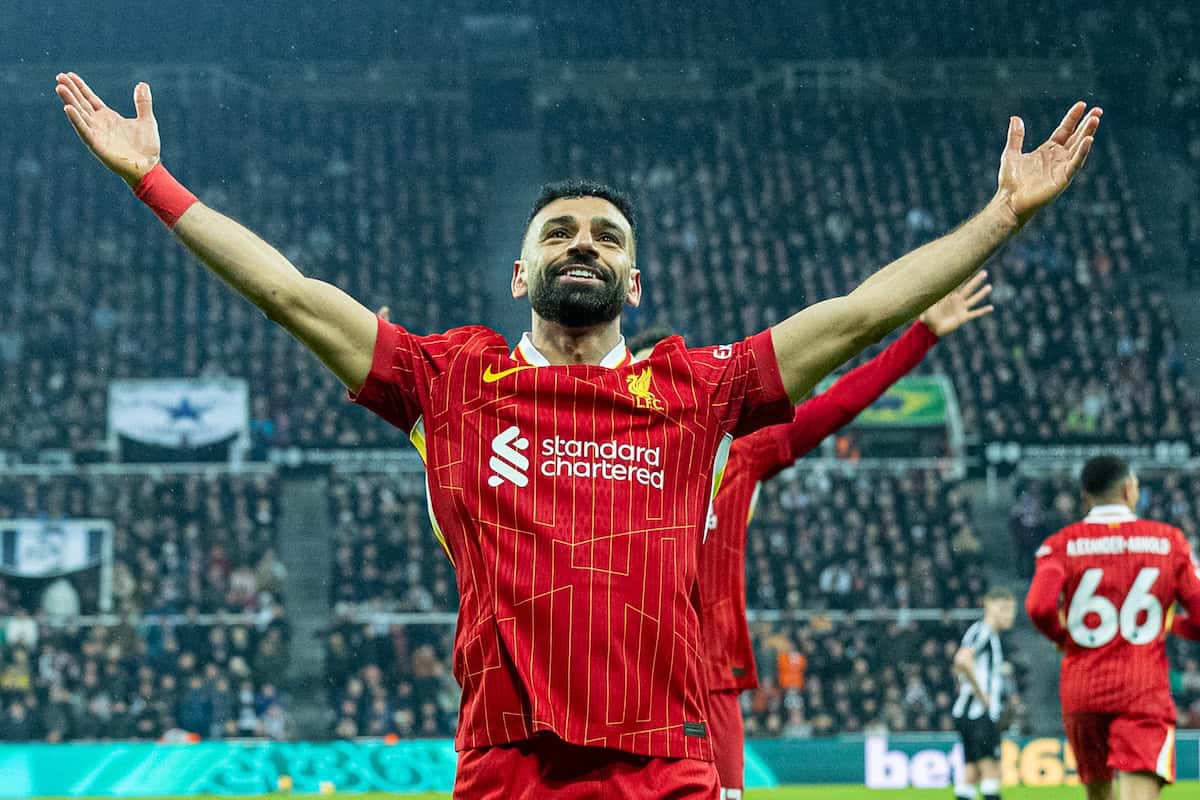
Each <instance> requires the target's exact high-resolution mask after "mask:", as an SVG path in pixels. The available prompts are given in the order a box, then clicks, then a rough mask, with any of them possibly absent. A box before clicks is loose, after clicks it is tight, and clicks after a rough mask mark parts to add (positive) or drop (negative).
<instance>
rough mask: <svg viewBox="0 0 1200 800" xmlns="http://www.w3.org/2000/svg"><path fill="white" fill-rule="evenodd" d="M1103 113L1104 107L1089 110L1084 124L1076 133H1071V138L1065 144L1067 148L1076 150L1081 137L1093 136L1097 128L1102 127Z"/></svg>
mask: <svg viewBox="0 0 1200 800" xmlns="http://www.w3.org/2000/svg"><path fill="white" fill-rule="evenodd" d="M1103 114H1104V109H1102V108H1093V109H1092V110H1091V111H1089V112H1088V115H1087V117H1086V118H1084V120H1083V124H1082V125H1080V126H1079V127H1078V128H1077V129H1076V130H1075V133H1073V134H1072V135H1071V138H1070V139H1068V140H1067V143H1066V145H1065V146H1066V148H1067V149H1068V150H1074V149H1075V146H1076V145H1077V144H1078V143H1079V140H1080V139H1082V138H1083V137H1085V136H1093V135H1094V134H1095V133H1096V130H1097V129H1098V128H1099V127H1100V117H1101V116H1102V115H1103Z"/></svg>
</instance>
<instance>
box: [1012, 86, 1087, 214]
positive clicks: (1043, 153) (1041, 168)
mask: <svg viewBox="0 0 1200 800" xmlns="http://www.w3.org/2000/svg"><path fill="white" fill-rule="evenodd" d="M1085 109H1087V104H1086V103H1084V102H1083V101H1079V102H1078V103H1076V104H1075V105H1073V106H1071V110H1070V111H1068V112H1067V115H1066V116H1065V117H1063V120H1062V122H1060V123H1059V124H1058V127H1057V128H1055V129H1054V133H1052V134H1050V138H1049V139H1047V140H1046V141H1045V142H1043V143H1042V145H1041V146H1040V147H1038V148H1037V149H1036V150H1034V151H1033V152H1031V153H1022V152H1021V146H1022V145H1023V144H1024V142H1025V123H1024V122H1023V121H1022V120H1021V118H1020V117H1013V118H1012V119H1010V120H1009V123H1008V142H1007V144H1006V145H1005V147H1004V154H1003V155H1002V156H1001V157H1000V176H999V181H998V183H999V189H998V193H999V195H1000V197H1001V198H1002V199H1003V200H1004V201H1005V202H1006V203H1007V204H1008V207H1009V209H1011V210H1012V212H1013V215H1014V216H1015V217H1016V219H1017V224H1018V225H1024V224H1025V223H1026V222H1028V221H1029V220H1030V218H1031V217H1033V215H1034V214H1036V213H1037V212H1038V210H1039V209H1041V208H1042V207H1043V206H1045V205H1046V204H1047V203H1049V202H1050V201H1051V200H1053V199H1054V198H1056V197H1058V196H1059V195H1060V194H1062V193H1063V191H1064V190H1065V189H1066V188H1067V187H1068V186H1070V185H1071V181H1072V180H1074V178H1075V175H1076V174H1077V173H1078V172H1079V170H1080V169H1082V168H1083V164H1084V162H1085V161H1087V157H1088V153H1089V152H1091V149H1092V142H1093V141H1094V138H1095V135H1096V129H1097V128H1099V127H1100V116H1101V115H1102V114H1103V113H1104V111H1103V109H1101V108H1099V107H1096V108H1093V109H1091V110H1090V111H1088V112H1087V113H1086V114H1085V113H1084V111H1085Z"/></svg>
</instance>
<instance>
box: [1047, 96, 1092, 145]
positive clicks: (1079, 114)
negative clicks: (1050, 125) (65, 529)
mask: <svg viewBox="0 0 1200 800" xmlns="http://www.w3.org/2000/svg"><path fill="white" fill-rule="evenodd" d="M1085 108H1087V103H1085V102H1083V101H1082V100H1080V101H1078V102H1076V103H1075V105H1073V106H1071V108H1070V110H1068V111H1067V115H1066V116H1065V117H1063V118H1062V122H1060V123H1058V127H1057V128H1055V129H1054V133H1052V134H1050V141H1052V142H1056V143H1058V144H1063V145H1065V144H1066V143H1067V139H1069V138H1071V134H1072V133H1074V132H1075V127H1076V126H1077V125H1078V124H1079V120H1081V119H1083V110H1084V109H1085Z"/></svg>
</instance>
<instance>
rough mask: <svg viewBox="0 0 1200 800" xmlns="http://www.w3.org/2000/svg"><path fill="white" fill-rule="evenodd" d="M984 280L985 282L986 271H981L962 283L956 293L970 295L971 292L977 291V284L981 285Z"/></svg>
mask: <svg viewBox="0 0 1200 800" xmlns="http://www.w3.org/2000/svg"><path fill="white" fill-rule="evenodd" d="M985 280H987V270H986V269H981V270H979V272H976V273H975V274H974V275H972V276H971V277H969V278H967V279H966V280H965V281H963V282H962V284H961V285H960V286H959V287H958V291H959V292H961V293H962V294H964V295H968V294H971V292H974V291H975V290H976V289H978V288H979V284H981V283H983V282H984V281H985Z"/></svg>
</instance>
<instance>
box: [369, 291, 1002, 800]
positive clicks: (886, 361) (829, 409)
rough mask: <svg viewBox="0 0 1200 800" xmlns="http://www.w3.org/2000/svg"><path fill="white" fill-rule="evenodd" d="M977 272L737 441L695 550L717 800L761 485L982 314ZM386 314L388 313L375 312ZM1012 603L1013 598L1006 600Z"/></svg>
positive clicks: (742, 649) (741, 683)
mask: <svg viewBox="0 0 1200 800" xmlns="http://www.w3.org/2000/svg"><path fill="white" fill-rule="evenodd" d="M986 279H987V273H986V272H984V271H980V272H979V273H978V274H976V275H975V276H974V277H972V278H971V280H969V281H967V282H966V283H965V284H964V285H963V286H962V287H960V288H959V289H957V290H955V291H954V292H951V293H950V294H948V295H947V296H946V297H944V298H942V299H941V300H940V301H938V302H937V303H935V304H934V305H932V306H930V307H929V308H928V309H927V310H926V311H925V313H924V314H922V315H921V318H920V319H919V320H918V321H916V322H914V323H913V324H912V326H911V327H909V329H908V330H907V331H906V332H905V333H904V334H903V335H902V336H901V337H900V338H899V339H897V340H896V341H895V342H893V343H892V344H891V345H890V346H889V347H888V348H887V349H886V350H884V351H883V352H882V353H880V354H879V355H878V356H876V357H875V358H872V359H871V360H870V361H868V362H867V363H865V364H863V365H862V366H860V367H858V368H856V369H854V370H852V371H850V372H849V373H847V374H846V375H844V376H843V377H841V378H839V379H838V380H837V381H836V382H835V383H834V384H833V385H832V386H830V387H829V389H828V390H826V391H825V392H822V393H821V394H819V395H817V396H816V397H814V398H811V399H809V400H806V401H805V402H803V403H801V404H800V405H798V406H796V411H795V415H794V417H793V419H792V421H791V422H790V423H787V424H784V425H772V426H770V427H767V428H763V429H761V430H758V431H755V432H754V433H751V434H748V435H746V436H742V437H740V438H738V439H735V440H734V442H733V445H732V446H731V447H730V450H729V461H728V462H727V464H726V466H725V472H724V474H723V475H722V476H721V478H720V486H719V487H718V489H717V492H716V495H715V496H714V497H713V505H712V511H711V512H710V513H709V517H708V535H707V537H706V538H705V540H704V544H703V546H702V547H701V549H700V565H699V573H698V580H699V584H700V606H701V611H700V635H701V641H702V642H703V650H702V652H703V653H704V654H705V659H706V666H707V679H708V692H709V695H708V697H709V709H708V713H709V723H710V727H711V730H712V739H713V751H714V755H715V757H716V763H717V772H718V774H719V775H720V777H721V800H739V798H741V796H742V792H743V789H744V783H745V780H744V774H743V773H744V764H743V761H744V746H745V735H744V727H743V724H742V710H741V707H740V705H739V703H738V698H739V695H740V694H741V692H742V691H744V690H748V689H754V688H757V686H758V671H757V669H756V668H755V664H754V648H753V646H752V644H751V641H750V628H749V626H748V624H747V619H746V529H747V526H748V525H749V524H750V520H751V518H752V517H753V516H754V506H755V502H756V500H757V498H758V492H759V488H760V484H761V483H762V482H763V481H766V480H770V479H771V478H773V477H775V476H776V475H778V474H779V473H780V472H782V471H783V470H785V469H787V468H788V467H789V466H791V465H792V464H794V463H795V462H796V461H797V460H798V459H800V458H802V457H804V456H805V455H806V454H807V453H809V452H810V451H812V450H813V449H814V448H816V447H817V445H819V444H820V443H821V441H822V440H823V439H825V437H827V436H829V435H830V434H832V433H834V432H835V431H837V430H838V429H840V428H842V427H844V426H845V425H847V424H849V423H850V422H851V421H852V420H853V419H854V418H855V417H856V416H858V415H859V414H860V413H861V412H862V411H863V409H865V408H867V407H868V406H870V405H871V404H872V403H873V402H875V401H876V400H877V399H879V397H880V396H881V395H882V394H883V393H884V392H886V391H887V390H888V387H890V386H892V385H893V384H894V383H896V381H898V380H900V378H902V377H904V375H906V374H907V373H908V372H909V371H910V370H911V369H912V368H913V367H915V366H916V365H917V364H919V363H920V362H921V359H922V358H924V356H925V354H926V353H927V352H929V349H930V348H931V347H933V346H934V345H935V344H936V343H937V341H938V339H940V338H941V337H943V336H946V335H948V334H950V333H952V332H953V331H956V330H958V328H959V327H961V326H962V325H964V324H965V323H967V322H969V321H970V320H973V319H978V318H979V317H982V316H985V315H987V314H990V313H991V312H992V310H993V306H991V305H982V303H983V302H984V300H986V299H987V297H988V295H989V294H990V293H991V289H992V287H991V286H990V285H984V281H985V280H986ZM383 311H386V309H383ZM669 335H670V334H669V333H668V332H667V331H665V330H662V329H651V330H648V331H645V332H644V333H642V334H639V335H638V336H635V337H632V338H631V339H630V345H629V347H630V350H632V351H633V354H634V358H635V359H637V360H639V361H640V360H642V359H644V358H647V357H649V355H650V354H651V353H652V352H653V350H654V347H655V345H657V344H658V343H659V342H660V341H661V340H663V339H665V338H667V336H669ZM1010 600H1011V597H1010Z"/></svg>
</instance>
